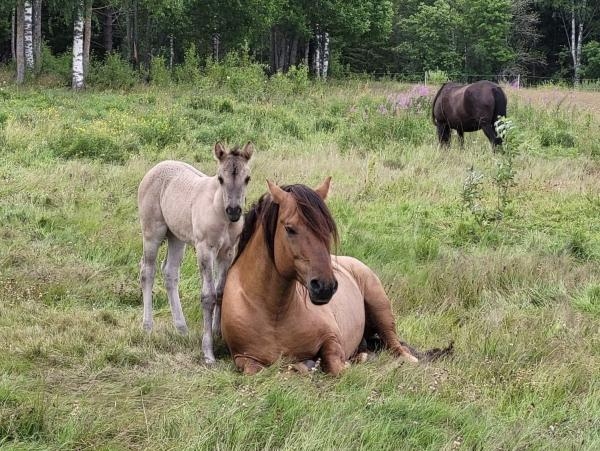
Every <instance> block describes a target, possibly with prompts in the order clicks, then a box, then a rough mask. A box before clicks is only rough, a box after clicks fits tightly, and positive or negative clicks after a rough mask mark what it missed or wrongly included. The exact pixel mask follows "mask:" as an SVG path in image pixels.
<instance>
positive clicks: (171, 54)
mask: <svg viewBox="0 0 600 451" xmlns="http://www.w3.org/2000/svg"><path fill="white" fill-rule="evenodd" d="M174 61H175V42H174V38H173V35H170V36H169V70H173V63H174Z"/></svg>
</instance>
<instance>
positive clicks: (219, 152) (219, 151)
mask: <svg viewBox="0 0 600 451" xmlns="http://www.w3.org/2000/svg"><path fill="white" fill-rule="evenodd" d="M213 154H214V156H215V159H216V160H217V161H221V160H222V159H223V157H225V155H227V149H226V148H225V146H224V145H223V143H222V142H221V141H217V142H216V143H215V148H214V149H213Z"/></svg>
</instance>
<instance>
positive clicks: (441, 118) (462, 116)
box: [431, 80, 507, 146]
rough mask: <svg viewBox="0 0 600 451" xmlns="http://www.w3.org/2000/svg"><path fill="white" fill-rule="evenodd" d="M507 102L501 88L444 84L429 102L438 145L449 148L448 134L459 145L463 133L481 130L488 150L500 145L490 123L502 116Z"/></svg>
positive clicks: (486, 84)
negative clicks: (489, 146)
mask: <svg viewBox="0 0 600 451" xmlns="http://www.w3.org/2000/svg"><path fill="white" fill-rule="evenodd" d="M506 106H507V100H506V95H505V94H504V92H503V91H502V88H501V87H500V86H498V85H497V84H495V83H492V82H490V81H486V80H483V81H478V82H476V83H472V84H469V85H460V84H457V83H445V84H444V85H442V87H441V88H440V89H439V91H438V92H437V94H436V95H435V98H434V100H433V105H432V109H431V116H432V119H433V123H434V124H435V125H436V127H437V134H438V139H439V141H440V144H443V145H449V144H450V133H451V130H456V131H457V133H458V136H459V138H460V141H461V144H462V142H463V134H464V133H465V132H474V131H477V130H483V132H484V133H485V135H486V137H487V138H488V140H489V141H490V143H491V144H492V146H495V145H498V144H502V139H501V138H500V137H499V136H498V135H497V134H496V131H495V128H494V123H495V122H496V121H497V120H498V118H499V117H501V116H506Z"/></svg>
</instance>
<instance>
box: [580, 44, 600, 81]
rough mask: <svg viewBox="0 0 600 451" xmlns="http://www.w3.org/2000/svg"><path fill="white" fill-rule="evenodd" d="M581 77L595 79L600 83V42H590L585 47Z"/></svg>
mask: <svg viewBox="0 0 600 451" xmlns="http://www.w3.org/2000/svg"><path fill="white" fill-rule="evenodd" d="M582 53H583V64H582V68H581V77H582V78H589V79H595V80H596V81H597V83H600V42H598V41H590V42H587V43H586V44H585V45H584V46H583V50H582Z"/></svg>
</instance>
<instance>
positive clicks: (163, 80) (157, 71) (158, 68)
mask: <svg viewBox="0 0 600 451" xmlns="http://www.w3.org/2000/svg"><path fill="white" fill-rule="evenodd" d="M150 83H151V84H152V85H154V86H168V85H169V84H171V72H170V71H169V69H168V68H167V65H166V62H165V58H164V57H163V56H153V57H152V59H151V60H150Z"/></svg>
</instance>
